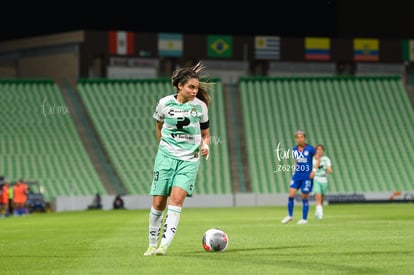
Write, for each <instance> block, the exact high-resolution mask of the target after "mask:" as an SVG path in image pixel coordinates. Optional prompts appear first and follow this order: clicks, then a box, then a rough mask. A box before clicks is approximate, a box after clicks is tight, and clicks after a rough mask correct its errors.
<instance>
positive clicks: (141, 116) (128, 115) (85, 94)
mask: <svg viewBox="0 0 414 275" xmlns="http://www.w3.org/2000/svg"><path fill="white" fill-rule="evenodd" d="M77 88H78V91H79V93H80V96H81V98H82V101H83V103H84V104H85V108H86V110H87V113H88V115H89V116H90V118H91V120H92V122H93V125H94V127H95V128H96V131H97V133H98V135H99V138H100V140H101V142H102V144H103V146H104V149H105V150H106V151H107V152H108V155H109V157H110V160H111V162H112V163H113V165H114V168H115V170H116V171H117V174H118V175H119V177H120V179H121V181H122V183H123V184H124V185H125V187H126V189H127V190H128V193H129V194H148V192H149V188H150V185H151V181H152V172H153V170H152V169H153V162H154V158H155V154H156V150H157V146H158V141H157V138H156V135H155V120H154V119H153V117H152V115H153V113H154V110H155V106H156V104H157V101H158V100H159V99H160V98H161V97H163V96H165V95H168V94H172V93H175V91H174V89H173V87H172V85H171V82H170V80H169V79H153V80H123V81H119V80H96V81H94V80H83V81H80V82H79V83H78V87H77ZM209 116H210V125H211V135H212V141H213V144H212V145H211V146H210V149H211V158H210V159H209V160H208V161H204V160H203V161H202V164H201V167H200V172H199V176H198V180H197V186H196V191H195V193H198V194H225V193H231V191H232V189H231V177H230V168H229V167H230V166H229V161H228V150H227V142H226V140H227V137H226V125H225V120H224V119H223V118H224V117H225V115H224V99H223V89H222V85H221V83H218V85H216V90H215V91H214V92H213V93H212V103H211V106H210V108H209ZM214 141H221V142H215V143H214Z"/></svg>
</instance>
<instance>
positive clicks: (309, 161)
mask: <svg viewBox="0 0 414 275" xmlns="http://www.w3.org/2000/svg"><path fill="white" fill-rule="evenodd" d="M295 140H296V145H295V146H294V147H293V149H292V158H293V159H294V160H295V168H294V172H293V175H292V180H291V181H290V185H289V186H290V188H289V197H288V215H287V216H286V217H285V218H283V220H282V223H288V222H290V221H291V220H292V219H293V208H294V203H295V195H296V192H297V191H298V190H299V189H300V191H301V195H302V219H300V220H299V221H298V224H306V223H308V213H309V200H308V197H309V193H310V192H311V191H312V179H313V176H314V174H315V172H314V171H313V157H314V156H315V154H316V150H315V148H314V147H313V146H312V145H309V144H306V134H305V132H304V131H302V130H299V131H297V132H296V133H295Z"/></svg>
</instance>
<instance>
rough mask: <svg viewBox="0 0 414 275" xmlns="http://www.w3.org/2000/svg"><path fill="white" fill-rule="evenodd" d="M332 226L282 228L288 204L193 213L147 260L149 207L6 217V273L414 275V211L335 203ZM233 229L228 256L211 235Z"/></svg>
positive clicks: (403, 206) (312, 223) (2, 253)
mask: <svg viewBox="0 0 414 275" xmlns="http://www.w3.org/2000/svg"><path fill="white" fill-rule="evenodd" d="M324 211H325V217H324V219H323V220H319V221H317V220H315V219H314V218H313V212H314V207H311V210H310V213H309V224H307V225H297V224H296V221H297V220H298V219H299V218H300V216H301V205H300V204H296V206H295V212H294V214H295V217H294V220H293V221H292V222H291V223H289V224H281V223H280V220H281V219H282V218H283V217H284V216H285V215H286V212H287V210H286V207H281V206H277V207H238V208H185V207H184V209H183V212H182V215H181V220H180V224H179V226H178V230H177V235H176V236H175V239H174V241H173V243H172V245H171V246H170V248H169V250H168V254H167V255H166V256H147V257H145V256H143V253H144V252H145V250H146V248H147V245H148V241H147V228H148V210H115V211H114V210H107V211H106V210H104V211H74V212H60V213H49V214H32V215H28V216H25V217H9V218H4V219H1V220H0V228H1V235H2V237H1V240H0V244H1V250H0V262H1V264H0V268H1V270H2V274H143V275H146V274H226V275H228V274H249V275H253V274H410V273H411V274H412V272H413V270H414V261H413V259H414V204H412V203H394V204H346V205H328V206H326V207H325V209H324ZM212 227H219V228H222V229H223V230H225V231H226V232H227V234H228V236H229V240H230V242H229V246H228V249H227V250H226V251H225V252H222V253H220V252H206V251H204V250H203V248H202V245H201V238H202V236H203V233H204V232H205V231H206V230H207V229H209V228H212Z"/></svg>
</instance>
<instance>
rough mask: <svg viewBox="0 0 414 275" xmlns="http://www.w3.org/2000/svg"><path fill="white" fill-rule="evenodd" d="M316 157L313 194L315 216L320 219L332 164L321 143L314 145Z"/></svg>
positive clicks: (314, 161)
mask: <svg viewBox="0 0 414 275" xmlns="http://www.w3.org/2000/svg"><path fill="white" fill-rule="evenodd" d="M315 149H316V155H317V156H318V157H319V160H317V159H316V158H315V159H314V160H313V171H315V176H314V178H313V194H314V195H315V204H316V208H315V218H316V219H317V220H320V219H322V218H323V200H324V198H325V195H326V190H327V188H328V174H332V172H333V171H332V165H331V160H330V158H329V157H327V156H325V147H324V146H323V145H322V144H318V145H316V146H315Z"/></svg>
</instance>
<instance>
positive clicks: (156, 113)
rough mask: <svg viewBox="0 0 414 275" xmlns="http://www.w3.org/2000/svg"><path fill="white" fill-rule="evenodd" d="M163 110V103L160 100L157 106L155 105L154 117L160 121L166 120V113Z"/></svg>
mask: <svg viewBox="0 0 414 275" xmlns="http://www.w3.org/2000/svg"><path fill="white" fill-rule="evenodd" d="M162 110H163V104H162V102H161V100H160V101H158V103H157V106H155V111H154V114H153V115H152V117H153V118H154V119H156V120H158V121H164V114H163V113H162Z"/></svg>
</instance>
